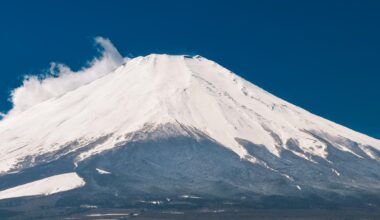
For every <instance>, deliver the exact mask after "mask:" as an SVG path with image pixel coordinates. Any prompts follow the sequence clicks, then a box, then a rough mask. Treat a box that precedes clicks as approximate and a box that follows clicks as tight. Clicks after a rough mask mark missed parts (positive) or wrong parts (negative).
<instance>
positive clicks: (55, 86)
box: [0, 37, 126, 116]
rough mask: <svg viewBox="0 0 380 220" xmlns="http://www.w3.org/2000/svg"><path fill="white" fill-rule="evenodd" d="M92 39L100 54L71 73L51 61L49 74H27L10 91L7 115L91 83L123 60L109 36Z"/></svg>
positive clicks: (66, 67)
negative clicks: (11, 105)
mask: <svg viewBox="0 0 380 220" xmlns="http://www.w3.org/2000/svg"><path fill="white" fill-rule="evenodd" d="M95 42H96V44H97V45H99V46H100V48H99V49H100V51H101V52H102V54H101V56H100V57H98V58H94V59H93V60H92V61H90V62H89V63H88V65H87V66H86V67H84V68H82V69H81V70H80V71H77V72H73V71H72V70H71V69H70V68H69V67H68V66H66V65H64V64H60V63H51V66H50V70H49V72H48V74H46V75H44V76H35V75H29V76H26V77H25V78H24V81H23V84H22V86H20V87H19V88H16V89H15V90H13V91H12V93H11V98H10V99H11V101H12V103H13V108H12V109H11V111H10V112H9V113H8V114H17V113H19V112H22V111H25V110H26V109H28V108H30V107H32V106H34V105H36V104H38V103H41V102H43V101H45V100H48V99H50V98H53V97H57V96H60V95H62V94H65V93H67V92H68V91H71V90H74V89H76V88H79V87H80V86H82V85H84V84H87V83H90V82H92V81H94V80H96V79H98V78H100V77H102V76H104V75H106V74H107V73H109V72H112V70H114V69H115V68H117V67H119V66H120V65H121V64H122V63H123V62H124V60H126V58H123V57H122V56H121V55H120V53H119V52H118V51H117V49H116V48H115V47H114V46H113V44H112V43H111V41H110V40H109V39H106V38H102V37H96V38H95ZM0 116H1V115H0Z"/></svg>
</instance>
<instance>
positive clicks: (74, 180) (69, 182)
mask: <svg viewBox="0 0 380 220" xmlns="http://www.w3.org/2000/svg"><path fill="white" fill-rule="evenodd" d="M84 185H85V182H84V180H83V179H82V178H80V177H79V176H78V175H77V174H76V173H65V174H60V175H55V176H51V177H47V178H44V179H41V180H37V181H33V182H31V183H26V184H23V185H20V186H16V187H13V188H10V189H6V190H3V191H0V199H9V198H17V197H24V196H38V195H45V196H46V195H51V194H55V193H59V192H65V191H68V190H72V189H76V188H79V187H82V186H84Z"/></svg>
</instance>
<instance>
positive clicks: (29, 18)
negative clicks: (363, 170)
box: [0, 0, 380, 138]
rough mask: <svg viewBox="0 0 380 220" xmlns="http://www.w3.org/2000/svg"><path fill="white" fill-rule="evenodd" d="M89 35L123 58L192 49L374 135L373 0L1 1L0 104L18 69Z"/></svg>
mask: <svg viewBox="0 0 380 220" xmlns="http://www.w3.org/2000/svg"><path fill="white" fill-rule="evenodd" d="M95 36H103V37H107V38H109V39H110V40H111V41H112V42H113V43H114V44H115V46H116V47H117V48H118V50H119V51H120V52H121V53H122V54H123V55H124V56H139V55H147V54H150V53H168V54H191V55H193V54H200V55H202V56H204V57H206V58H208V59H211V60H214V61H216V62H218V63H219V64H221V65H223V66H225V67H227V68H228V69H230V70H232V71H233V72H235V73H237V74H238V75H241V76H242V77H244V78H246V79H247V80H249V81H251V82H253V83H254V84H256V85H258V86H260V87H262V88H264V89H265V90H267V91H269V92H271V93H273V94H275V95H277V96H279V97H281V98H283V99H285V100H287V101H289V102H292V103H293V104H296V105H298V106H300V107H303V108H305V109H307V110H309V111H311V112H313V113H315V114H318V115H320V116H322V117H325V118H327V119H330V120H333V121H335V122H337V123H340V124H343V125H345V126H348V127H350V128H353V129H355V130H358V131H360V132H363V133H366V134H369V135H371V136H374V137H376V138H380V1H376V0H367V1H365V0H361V1H343V0H342V1H338V0H336V1H331V0H328V1H327V0H326V1H325V0H315V1H314V0H313V1H301V0H300V1H292V0H288V1H282V0H277V1H271V0H265V1H253V0H250V1H248V0H231V1H223V0H218V1H217V0H215V1H214V0H203V1H197V0H192V1H180V0H172V1H167V0H161V1H157V0H151V1H146V0H141V1H136V0H134V1H128V0H125V1H116V0H114V1H112V0H107V1H106V0H98V1H85V0H80V1H74V0H73V1H69V0H56V1H42V0H39V1H27V0H25V1H19V0H12V1H8V3H5V1H2V2H1V3H0V49H1V53H0V66H1V69H0V111H2V112H6V111H7V110H9V109H10V108H11V103H10V102H9V101H8V98H9V94H10V91H11V90H12V89H13V88H15V87H17V86H19V85H20V84H21V82H22V79H23V76H24V75H25V74H30V73H34V74H39V73H41V71H43V70H44V69H46V68H48V67H49V63H50V62H52V61H56V62H62V63H65V64H67V65H68V66H70V67H73V68H74V69H75V68H80V67H81V66H83V65H84V64H85V63H86V62H87V61H88V60H90V59H91V58H92V57H93V56H94V55H95V54H96V50H95V49H94V47H93V38H94V37H95Z"/></svg>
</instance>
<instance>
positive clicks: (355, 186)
mask: <svg viewBox="0 0 380 220" xmlns="http://www.w3.org/2000/svg"><path fill="white" fill-rule="evenodd" d="M379 171H380V140H376V139H374V138H371V137H369V136H366V135H364V134H361V133H358V132H355V131H353V130H351V129H348V128H346V127H344V126H341V125H338V124H336V123H334V122H331V121H329V120H326V119H323V118H321V117H319V116H316V115H313V114H312V113H310V112H308V111H306V110H304V109H302V108H299V107H297V106H295V105H292V104H291V103H288V102H286V101H284V100H282V99H280V98H278V97H276V96H274V95H271V94H270V93H268V92H266V91H264V90H263V89H261V88H259V87H257V86H255V85H253V84H252V83H250V82H248V81H246V80H244V79H242V78H241V77H239V76H238V75H236V74H234V73H232V72H231V71H229V70H227V69H225V68H223V67H222V66H220V65H218V64H217V63H215V62H213V61H210V60H208V59H206V58H203V57H201V56H193V57H191V56H171V55H157V54H152V55H149V56H145V57H137V58H134V59H129V60H127V61H125V63H123V64H122V65H121V66H120V67H118V68H117V69H115V70H114V71H112V72H110V73H108V74H105V75H104V76H102V77H100V78H97V79H94V80H93V81H91V82H89V83H87V84H85V85H83V86H80V87H79V88H75V89H73V90H70V91H68V92H66V93H64V94H62V95H59V96H55V97H53V98H50V99H48V100H46V101H43V102H40V103H38V104H36V105H33V106H31V107H29V108H27V109H25V110H24V111H21V112H17V113H14V114H12V113H11V114H9V115H7V116H6V117H5V118H4V119H2V120H1V121H0V190H5V191H6V190H8V191H7V193H8V194H9V189H12V187H20V185H21V186H24V187H27V186H28V185H27V184H29V185H30V184H31V183H33V181H41V180H40V179H42V178H51V177H52V176H55V175H60V174H63V173H75V174H73V175H71V176H73V177H75V179H76V180H77V182H78V186H80V187H78V189H75V190H71V191H65V192H61V194H62V195H63V197H64V196H67V197H70V196H74V195H75V198H76V199H78V198H80V199H79V200H81V201H85V200H86V199H87V200H88V199H89V198H90V196H89V195H94V198H97V199H99V197H96V196H95V195H97V194H99V193H100V194H102V195H107V196H109V197H117V198H118V199H120V198H122V200H123V199H124V200H130V199H131V198H135V197H136V198H137V197H138V198H141V197H144V198H145V197H150V198H151V197H154V198H166V197H173V196H179V195H190V194H191V195H197V196H199V197H201V198H229V199H240V198H242V197H241V196H242V195H244V198H251V199H253V200H257V199H258V198H259V199H262V198H267V197H270V196H280V197H281V196H284V197H289V196H291V197H292V198H293V197H294V198H300V199H307V198H311V197H312V198H315V196H317V197H318V198H320V199H321V200H323V201H327V202H336V201H343V200H342V199H337V198H354V200H355V201H362V200H365V199H366V198H367V197H366V196H367V195H380V194H379V193H380V172H379ZM36 174H38V175H36ZM78 175H79V176H80V177H79V176H78ZM78 178H81V179H80V180H78ZM2 180H4V181H2ZM5 180H6V181H5ZM84 182H85V184H84ZM22 184H24V185H22ZM25 184H26V185H25ZM41 187H43V184H42V186H41ZM66 188H67V187H66ZM71 188H73V187H71ZM71 188H70V189H71ZM74 188H75V187H74ZM84 192H86V193H84ZM1 193H2V192H0V196H1ZM8 194H7V195H8ZM10 197H11V196H10ZM107 198H108V197H107ZM91 200H92V201H94V200H93V199H91ZM260 201H261V202H262V201H264V200H260ZM318 201H319V200H318Z"/></svg>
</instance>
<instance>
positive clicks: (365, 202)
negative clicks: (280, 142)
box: [0, 126, 380, 219]
mask: <svg viewBox="0 0 380 220" xmlns="http://www.w3.org/2000/svg"><path fill="white" fill-rule="evenodd" d="M170 129H171V132H169V133H168V130H170ZM175 129H177V128H175ZM175 129H173V127H170V126H169V127H166V128H161V129H160V130H156V131H154V132H151V133H147V132H143V133H140V134H139V133H135V134H131V135H133V138H132V141H130V142H128V143H126V144H121V145H120V146H119V147H115V148H113V149H112V150H109V151H106V152H103V153H101V154H99V155H94V156H92V157H90V158H89V159H87V160H85V161H82V162H80V163H79V164H78V166H77V167H75V166H74V160H75V157H76V156H77V155H78V152H73V153H70V154H66V155H65V156H63V157H60V158H59V159H56V160H54V161H53V162H46V163H40V164H39V165H37V166H34V167H32V168H28V169H25V170H23V172H20V173H15V174H9V175H5V176H0V190H3V189H6V188H9V187H13V186H16V185H20V184H24V183H27V182H30V181H34V180H38V179H41V178H44V177H48V176H52V175H56V174H61V173H66V172H76V173H78V175H79V176H81V177H82V178H83V179H84V180H85V182H86V185H85V186H84V187H83V188H79V189H76V190H72V191H67V192H62V193H58V194H54V195H50V196H46V197H34V198H18V199H8V200H0V219H3V218H4V219H7V218H9V219H33V218H35V219H41V218H47V219H54V218H55V217H56V218H57V219H62V216H67V217H75V218H79V219H85V218H87V217H88V218H92V217H94V218H95V217H96V218H97V217H99V216H87V215H94V214H99V213H108V212H110V213H108V214H120V213H116V212H117V211H120V210H121V212H122V213H121V214H123V213H124V212H126V213H128V215H125V216H122V215H120V216H117V215H110V216H111V218H112V219H117V218H120V219H123V218H132V217H134V218H136V219H160V218H162V219H194V218H199V219H220V218H223V219H252V218H258V219H260V218H261V219H276V218H278V217H279V216H280V217H281V219H286V218H289V219H297V218H298V219H326V217H328V218H330V219H350V218H351V217H352V219H357V218H356V217H358V216H360V217H366V216H368V218H367V219H376V218H377V217H380V216H379V215H380V214H379V213H380V209H378V207H380V206H379V205H380V198H379V196H377V195H379V193H376V192H375V191H372V190H374V189H376V188H374V187H372V186H375V183H377V182H378V179H377V177H378V176H377V175H378V174H377V173H376V171H377V170H378V168H379V165H378V164H377V163H376V162H375V161H370V160H367V161H369V162H365V160H364V159H363V160H361V159H360V158H359V159H358V158H352V157H348V156H350V155H346V154H344V153H342V152H337V150H335V151H333V150H332V147H331V149H329V150H330V154H329V159H330V160H331V161H330V162H326V161H325V160H323V159H322V158H318V157H313V158H312V159H313V160H314V161H315V162H310V161H308V160H305V159H303V158H300V157H298V156H296V155H295V154H294V153H293V152H292V151H290V150H284V151H283V152H282V155H281V158H278V157H275V156H274V155H272V154H271V153H270V152H268V151H267V150H266V148H265V147H263V146H260V145H255V144H254V143H251V142H247V141H245V140H241V139H240V140H238V141H239V142H240V143H241V144H242V145H243V146H245V147H246V149H247V150H248V151H249V152H250V153H251V155H254V156H255V157H256V158H257V159H258V160H260V161H261V162H264V163H256V164H253V163H251V162H248V161H246V160H244V159H241V158H239V157H238V156H237V155H236V154H235V153H233V152H231V151H230V150H228V149H226V148H224V147H223V146H221V145H219V144H218V143H216V142H215V141H213V140H212V139H210V138H209V137H207V136H206V135H205V134H203V133H201V132H198V131H196V130H189V129H188V128H182V129H183V130H182V134H183V131H185V132H187V135H178V133H176V130H175ZM177 132H178V131H177ZM141 135H143V136H144V137H143V138H141ZM320 138H321V139H322V137H320ZM287 145H289V146H290V147H289V149H296V150H297V149H299V148H297V145H296V143H291V142H289V143H287ZM94 146H95V145H94ZM68 147H70V146H68ZM90 147H91V146H90V145H89V148H90ZM49 156H52V155H49ZM338 156H339V157H338ZM45 159H46V158H45ZM41 160H42V161H43V160H44V158H41ZM353 161H354V162H355V163H356V165H357V166H358V167H357V168H355V167H353V165H352V164H347V163H346V162H350V163H353ZM25 165H27V164H25ZM368 166H371V167H372V168H373V169H371V170H370V171H367V173H364V168H365V167H368ZM363 167H364V168H363ZM332 168H334V169H338V170H340V172H341V175H340V176H337V175H335V174H334V172H332ZM97 169H101V170H104V171H107V172H109V173H107V174H105V173H99V170H97ZM361 169H363V170H361ZM366 170H368V169H366ZM368 172H370V173H368ZM372 172H373V173H372ZM352 174H355V175H352ZM369 177H372V178H369ZM297 186H298V187H300V188H298V187H297ZM355 186H357V188H355ZM364 186H367V188H366V187H364ZM371 187H372V188H371ZM359 189H360V190H359ZM352 207H354V208H352ZM133 214H136V216H133ZM110 216H108V217H110ZM312 217H315V218H312ZM96 218H95V219H96ZM99 218H100V217H99ZM102 218H107V216H103V217H102Z"/></svg>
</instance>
